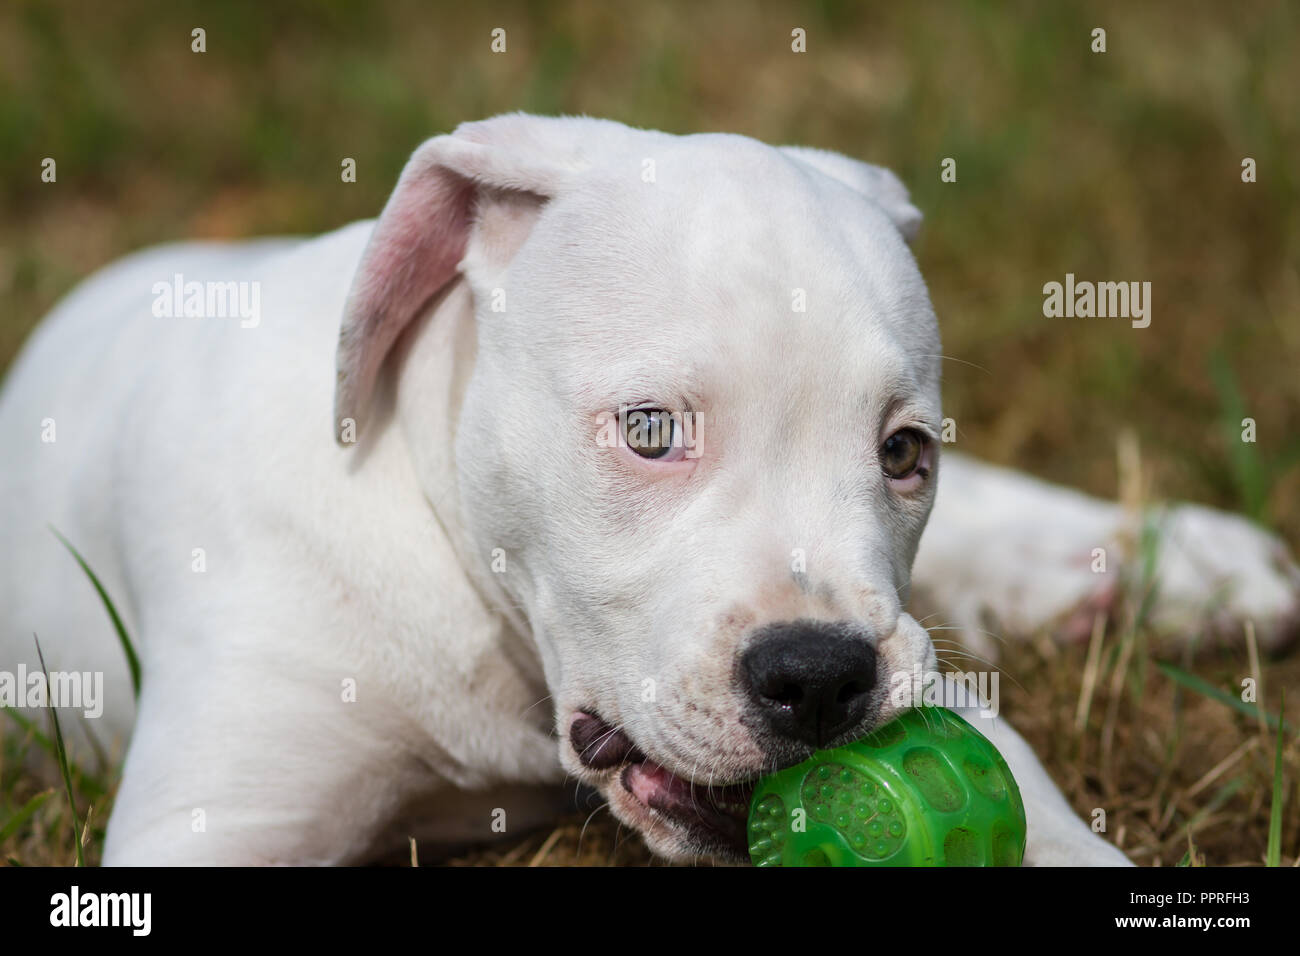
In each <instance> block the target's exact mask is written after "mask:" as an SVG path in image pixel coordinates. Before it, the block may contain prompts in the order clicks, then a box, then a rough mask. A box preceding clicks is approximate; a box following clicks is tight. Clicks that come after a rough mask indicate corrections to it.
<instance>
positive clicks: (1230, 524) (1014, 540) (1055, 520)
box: [913, 453, 1300, 653]
mask: <svg viewBox="0 0 1300 956" xmlns="http://www.w3.org/2000/svg"><path fill="white" fill-rule="evenodd" d="M939 474H940V484H939V492H938V496H937V498H936V501H935V506H934V512H933V513H932V514H931V516H930V521H929V524H928V526H927V528H926V531H925V534H924V535H923V536H922V538H921V545H920V550H919V552H918V554H917V559H916V563H915V566H914V568H913V588H914V593H915V595H916V599H917V604H918V607H917V610H918V611H919V612H920V614H921V615H922V616H924V615H930V617H929V618H928V619H927V620H926V624H927V626H933V625H935V624H950V625H955V626H957V627H958V628H959V629H960V630H961V631H962V632H964V637H965V642H966V643H967V644H968V645H970V646H973V647H974V648H975V649H977V650H978V651H979V652H980V653H987V652H988V651H994V652H995V651H996V644H995V643H993V642H992V638H995V637H1006V638H1009V639H1014V638H1019V637H1026V636H1030V635H1033V634H1036V633H1040V632H1043V631H1049V632H1050V633H1052V634H1054V635H1055V636H1057V637H1060V638H1062V639H1067V640H1068V639H1080V640H1081V639H1085V638H1086V637H1087V635H1088V634H1089V633H1090V631H1091V629H1092V626H1093V621H1094V618H1095V617H1096V615H1097V614H1098V613H1108V612H1109V611H1110V610H1112V606H1113V604H1114V602H1115V599H1116V597H1117V596H1118V595H1119V594H1121V593H1122V592H1123V591H1124V589H1129V590H1130V593H1132V594H1135V595H1137V594H1139V593H1147V592H1148V589H1150V592H1149V593H1150V595H1151V598H1152V600H1151V604H1150V609H1149V612H1150V617H1149V623H1150V624H1151V625H1152V626H1153V627H1154V628H1155V629H1156V630H1157V631H1158V632H1161V633H1168V634H1173V635H1178V636H1180V637H1187V638H1196V637H1198V636H1202V635H1204V636H1207V637H1210V638H1214V639H1221V640H1232V639H1235V638H1237V637H1238V636H1239V635H1240V634H1241V633H1242V629H1243V625H1244V624H1245V623H1246V622H1247V621H1250V622H1253V624H1254V627H1255V632H1256V634H1257V636H1258V637H1259V640H1260V644H1261V646H1262V647H1264V648H1265V649H1271V650H1276V649H1278V648H1280V647H1282V646H1283V645H1285V644H1287V643H1288V642H1290V641H1292V640H1293V639H1294V638H1295V637H1296V635H1297V633H1298V632H1300V568H1297V566H1296V564H1295V562H1294V560H1293V559H1292V557H1291V555H1290V553H1289V552H1288V551H1287V548H1286V546H1285V545H1284V544H1283V543H1282V542H1281V541H1280V540H1279V539H1278V538H1276V537H1275V536H1273V535H1271V534H1269V533H1268V532H1266V531H1264V530H1262V529H1260V528H1258V527H1256V526H1255V525H1253V524H1251V523H1250V522H1249V521H1248V520H1246V519H1245V518H1241V517H1238V516H1235V515H1230V514H1225V513H1223V512H1219V511H1214V510H1212V509H1209V508H1202V507H1198V506H1195V505H1178V506H1171V507H1168V508H1164V509H1149V510H1148V511H1146V512H1145V513H1144V514H1142V515H1141V516H1133V515H1129V514H1127V513H1126V512H1125V510H1124V509H1123V508H1121V507H1120V505H1118V504H1116V503H1114V502H1109V501H1103V500H1101V499H1098V498H1093V497H1090V496H1088V495H1085V494H1083V493H1081V492H1078V491H1074V490H1071V489H1068V488H1062V487H1060V486H1058V485H1053V484H1049V483H1048V482H1045V481H1040V480H1039V479H1036V478H1032V477H1030V476H1028V475H1025V474H1021V473H1019V472H1015V471H1011V470H1009V469H1005V468H998V467H994V466H992V465H986V464H983V463H980V462H977V461H973V460H971V459H969V458H966V457H964V456H962V455H956V454H951V453H949V454H945V455H944V456H943V459H942V462H941V464H940V469H939ZM1144 538H1145V539H1146V542H1148V543H1144Z"/></svg>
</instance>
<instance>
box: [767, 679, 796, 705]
mask: <svg viewBox="0 0 1300 956" xmlns="http://www.w3.org/2000/svg"><path fill="white" fill-rule="evenodd" d="M759 694H760V695H761V696H763V697H765V698H766V699H768V700H770V701H772V702H773V703H776V704H780V705H781V706H782V707H793V706H795V705H797V704H798V703H799V702H800V701H801V700H803V688H802V687H800V686H799V685H798V684H790V683H785V684H780V685H778V686H776V687H775V688H774V689H768V690H761V691H759Z"/></svg>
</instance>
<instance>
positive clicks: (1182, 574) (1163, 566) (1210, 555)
mask: <svg viewBox="0 0 1300 956" xmlns="http://www.w3.org/2000/svg"><path fill="white" fill-rule="evenodd" d="M1149 527H1150V528H1151V531H1152V533H1153V534H1154V535H1155V541H1156V545H1155V566H1154V573H1153V575H1152V581H1153V584H1154V588H1155V590H1154V594H1153V602H1152V606H1151V617H1150V620H1151V623H1152V625H1153V626H1154V627H1155V628H1156V630H1157V631H1160V632H1162V633H1168V634H1177V635H1183V636H1186V637H1187V638H1189V639H1196V638H1209V639H1210V640H1211V641H1214V642H1221V643H1235V642H1237V641H1239V640H1240V639H1241V637H1242V635H1243V633H1244V630H1245V627H1246V625H1247V623H1250V624H1252V625H1253V626H1254V629H1255V635H1256V637H1257V638H1258V640H1259V644H1260V648H1261V649H1262V650H1265V651H1271V652H1276V651H1279V650H1281V649H1283V648H1285V647H1287V646H1288V645H1290V644H1291V643H1292V642H1294V641H1295V640H1296V637H1297V636H1298V635H1300V567H1298V566H1297V565H1296V562H1295V560H1294V559H1293V557H1292V555H1291V553H1290V552H1289V551H1288V549H1287V547H1286V545H1285V544H1284V543H1283V542H1282V541H1281V540H1280V539H1279V538H1277V537H1276V536H1275V535H1272V534H1270V533H1268V532H1267V531H1265V530H1263V529H1262V528H1259V527H1258V526H1256V525H1254V524H1253V523H1251V522H1250V521H1248V520H1247V519H1245V518H1241V517H1238V516H1236V515H1231V514H1226V513H1224V512H1221V511H1214V510H1213V509H1210V508H1202V507H1199V506H1197V505H1181V506H1178V507H1174V508H1170V509H1168V510H1167V511H1165V512H1163V513H1162V514H1158V515H1155V516H1153V519H1152V522H1151V523H1150V525H1149Z"/></svg>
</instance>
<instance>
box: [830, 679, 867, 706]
mask: <svg viewBox="0 0 1300 956" xmlns="http://www.w3.org/2000/svg"><path fill="white" fill-rule="evenodd" d="M870 689H871V688H870V687H868V686H867V685H866V684H864V683H862V682H861V681H849V682H848V683H847V684H845V685H844V686H843V687H841V688H840V692H839V693H838V694H836V695H835V702H836V703H837V704H848V703H851V702H852V701H853V699H854V698H855V697H859V696H861V695H862V694H865V693H866V692H867V691H869V690H870Z"/></svg>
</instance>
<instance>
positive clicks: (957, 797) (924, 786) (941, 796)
mask: <svg viewBox="0 0 1300 956" xmlns="http://www.w3.org/2000/svg"><path fill="white" fill-rule="evenodd" d="M903 772H904V773H906V774H907V775H908V776H909V777H911V778H912V780H913V782H914V783H915V784H916V789H917V790H919V791H920V792H921V796H923V797H925V800H926V802H927V803H929V804H930V806H931V807H933V808H934V809H936V810H939V811H940V812H942V813H952V812H954V811H956V810H960V809H961V808H962V805H963V804H965V803H966V790H965V788H964V787H963V786H962V785H961V781H960V780H958V779H957V775H956V774H955V773H953V772H952V768H951V767H949V766H948V761H946V760H945V759H944V758H943V755H942V754H940V753H939V751H937V750H935V749H934V748H933V747H913V748H912V749H911V750H909V751H908V752H907V753H906V754H905V755H904V756H903Z"/></svg>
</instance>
